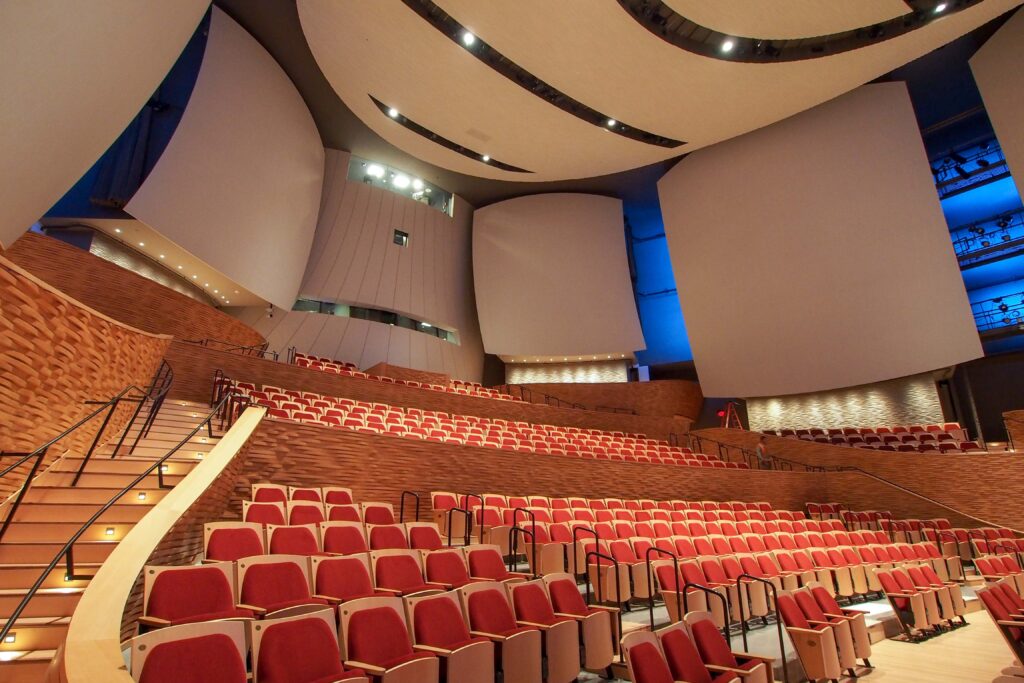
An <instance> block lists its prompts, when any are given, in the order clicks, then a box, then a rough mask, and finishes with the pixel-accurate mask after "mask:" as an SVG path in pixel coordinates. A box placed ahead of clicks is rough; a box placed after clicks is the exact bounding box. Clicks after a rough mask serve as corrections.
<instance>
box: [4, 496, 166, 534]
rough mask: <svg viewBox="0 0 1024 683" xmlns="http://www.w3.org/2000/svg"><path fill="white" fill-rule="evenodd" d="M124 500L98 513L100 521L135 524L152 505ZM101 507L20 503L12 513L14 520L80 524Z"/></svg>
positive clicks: (146, 502) (93, 505)
mask: <svg viewBox="0 0 1024 683" xmlns="http://www.w3.org/2000/svg"><path fill="white" fill-rule="evenodd" d="M122 500H124V501H125V502H118V503H114V505H112V506H111V507H110V509H109V510H106V511H105V512H104V513H103V514H102V515H100V517H99V520H98V521H100V522H108V523H111V524H121V523H130V524H135V523H136V522H138V521H139V520H140V519H142V518H143V517H145V516H146V513H148V512H149V511H150V510H151V509H152V508H153V505H152V503H150V502H149V501H148V500H146V501H140V500H138V498H137V497H136V499H135V500H134V501H133V500H132V499H130V498H128V497H127V496H125V498H124V499H122ZM101 507H103V506H102V505H100V504H95V503H90V504H74V503H71V504H66V503H56V504H54V503H22V505H21V507H19V508H18V511H17V512H16V513H15V514H14V521H15V522H55V523H71V524H74V525H75V526H76V527H77V526H80V525H81V524H82V523H83V522H85V521H86V520H87V519H89V517H91V516H92V515H93V514H95V513H96V512H97V511H98V510H99V509H100V508H101Z"/></svg>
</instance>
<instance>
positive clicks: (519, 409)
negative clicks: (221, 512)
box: [167, 341, 689, 439]
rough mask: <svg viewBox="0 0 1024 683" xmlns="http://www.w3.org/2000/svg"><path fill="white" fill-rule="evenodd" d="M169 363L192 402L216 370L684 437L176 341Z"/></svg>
mask: <svg viewBox="0 0 1024 683" xmlns="http://www.w3.org/2000/svg"><path fill="white" fill-rule="evenodd" d="M167 359H168V362H170V363H171V365H173V366H174V372H175V375H174V386H173V387H172V388H171V396H172V397H174V398H181V399H184V400H190V401H208V400H210V386H211V382H212V378H213V372H214V370H216V369H218V368H219V369H222V370H224V371H225V372H226V373H227V374H228V376H229V377H232V378H234V379H238V380H243V381H248V382H256V383H258V384H272V385H275V386H280V387H286V388H294V389H303V390H305V391H315V392H318V393H321V394H326V395H330V396H345V397H349V398H355V399H359V400H362V401H378V402H381V403H390V404H392V405H396V406H404V407H411V408H426V409H429V410H440V411H444V412H449V413H456V414H462V415H478V416H480V417H491V418H504V419H508V420H522V421H524V422H532V423H535V424H555V425H568V426H578V427H590V428H593V429H606V430H621V431H625V432H638V433H644V434H647V435H649V436H651V437H654V438H661V439H667V438H668V435H669V434H671V433H673V432H674V433H676V434H682V433H685V432H686V430H687V429H688V427H689V420H686V419H683V418H673V417H662V416H654V415H626V414H622V413H609V412H598V411H584V410H573V409H570V408H556V407H554V406H545V405H535V404H532V403H525V402H519V401H499V400H496V399H487V398H473V397H471V396H460V395H458V394H448V393H444V392H439V391H433V390H431V389H416V388H413V387H407V386H402V385H395V384H386V383H384V382H378V381H376V380H369V379H361V378H358V377H342V376H341V375H334V374H331V373H326V372H321V371H319V370H309V369H306V368H300V367H298V366H295V365H288V364H286V363H276V362H274V361H271V360H264V359H261V358H254V357H251V356H242V355H239V354H235V353H226V352H223V351H218V350H216V349H210V348H202V347H197V346H195V345H194V344H186V343H183V342H179V341H175V342H173V343H172V344H171V347H170V349H168V353H167Z"/></svg>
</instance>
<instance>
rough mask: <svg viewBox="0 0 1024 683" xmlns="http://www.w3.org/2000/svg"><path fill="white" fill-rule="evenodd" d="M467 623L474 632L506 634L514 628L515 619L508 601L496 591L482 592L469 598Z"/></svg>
mask: <svg viewBox="0 0 1024 683" xmlns="http://www.w3.org/2000/svg"><path fill="white" fill-rule="evenodd" d="M468 611H469V623H470V625H471V626H472V630H474V631H483V632H485V633H497V634H499V635H500V634H502V633H507V632H509V631H512V630H514V629H515V628H516V617H515V615H514V614H513V613H512V608H511V607H510V606H509V604H508V600H506V599H505V596H504V595H502V594H501V593H500V592H499V591H498V590H496V589H490V590H482V591H477V592H475V593H472V594H471V595H470V596H469V610H468Z"/></svg>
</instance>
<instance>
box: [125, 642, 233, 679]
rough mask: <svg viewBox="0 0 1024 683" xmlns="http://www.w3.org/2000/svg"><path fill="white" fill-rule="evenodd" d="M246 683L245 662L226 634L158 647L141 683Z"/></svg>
mask: <svg viewBox="0 0 1024 683" xmlns="http://www.w3.org/2000/svg"><path fill="white" fill-rule="evenodd" d="M181 681H188V682H189V683H245V681H246V673H245V662H243V661H242V658H241V657H240V656H239V654H238V648H236V647H235V643H234V641H232V640H231V638H229V637H228V636H226V635H224V634H223V633H216V634H212V635H208V636H199V637H198V638H185V639H184V640H175V641H173V642H169V643H160V644H159V645H155V646H154V647H153V649H152V650H151V651H150V653H149V656H147V657H146V663H145V664H144V665H143V667H142V674H141V675H140V676H139V683H181Z"/></svg>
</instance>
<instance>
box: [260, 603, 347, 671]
mask: <svg viewBox="0 0 1024 683" xmlns="http://www.w3.org/2000/svg"><path fill="white" fill-rule="evenodd" d="M252 645H253V661H254V667H253V668H254V674H255V676H254V678H255V680H257V681H259V682H260V683H295V682H297V681H301V682H302V683H334V682H335V681H351V682H352V683H355V682H356V681H366V680H367V678H366V675H365V674H364V673H363V671H362V670H360V669H351V670H348V671H346V670H345V667H344V666H342V664H341V652H340V649H339V647H338V632H337V629H336V628H335V621H334V612H333V610H329V609H327V610H321V611H318V612H312V613H309V614H302V615H299V616H293V617H284V618H280V619H265V620H263V621H261V622H259V623H258V624H256V625H254V626H253V643H252Z"/></svg>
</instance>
